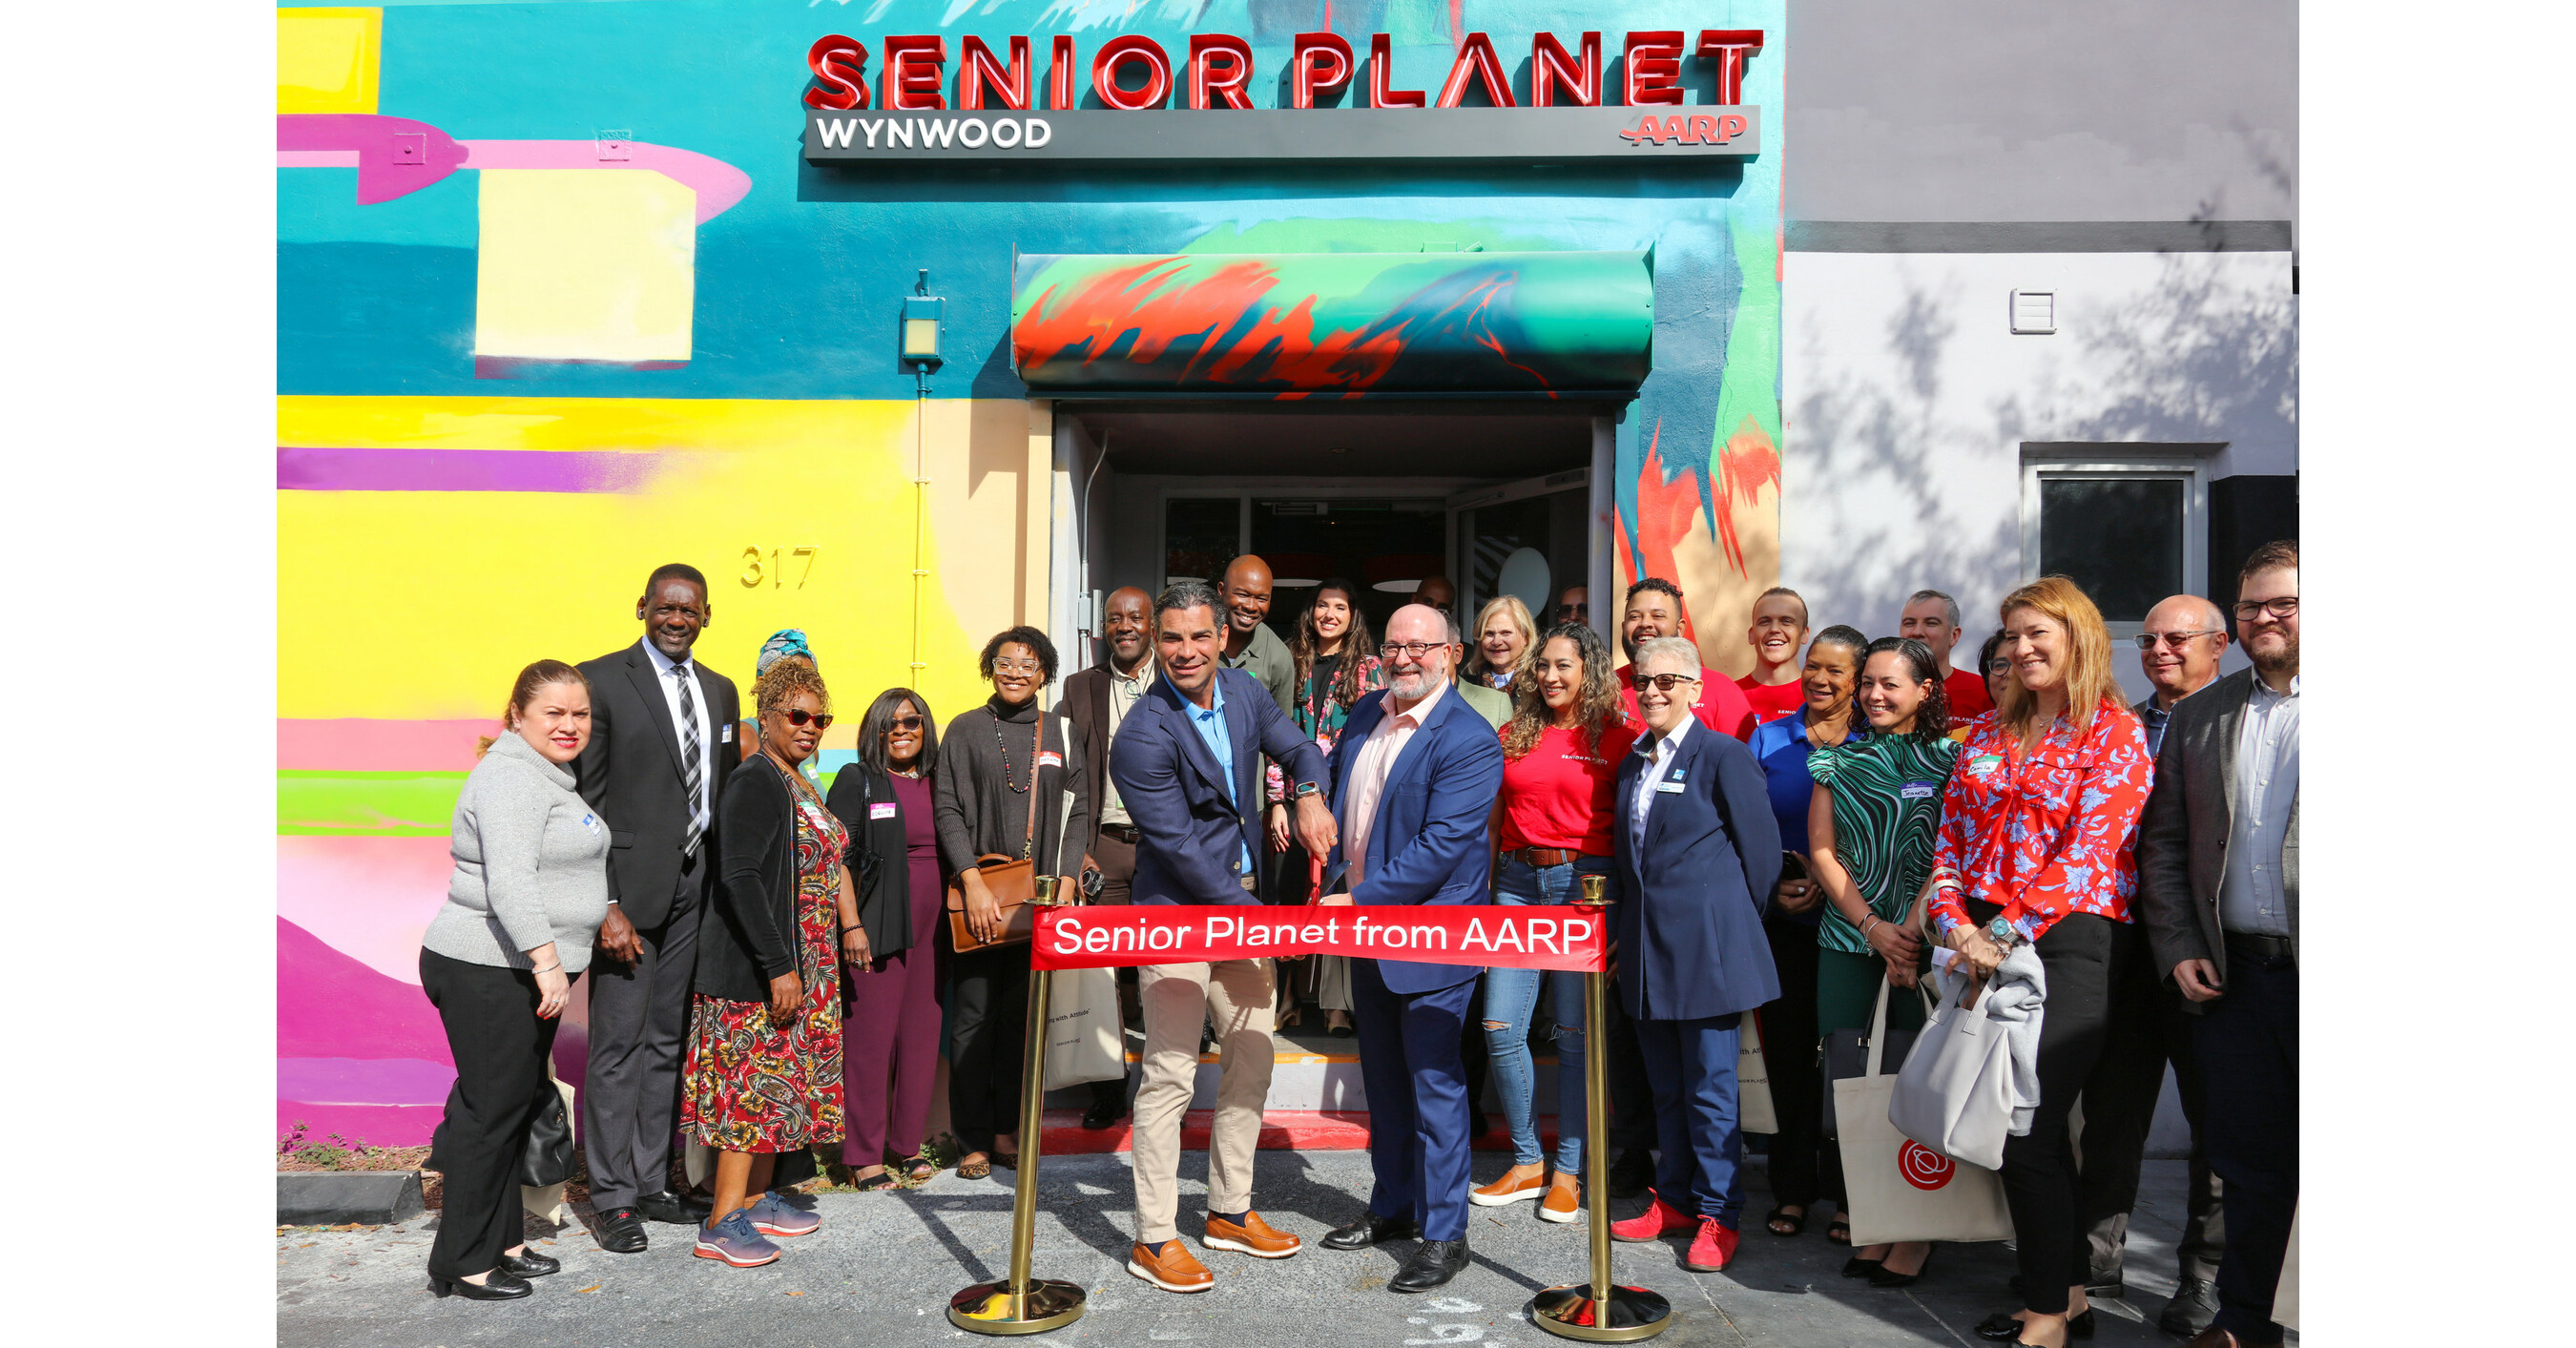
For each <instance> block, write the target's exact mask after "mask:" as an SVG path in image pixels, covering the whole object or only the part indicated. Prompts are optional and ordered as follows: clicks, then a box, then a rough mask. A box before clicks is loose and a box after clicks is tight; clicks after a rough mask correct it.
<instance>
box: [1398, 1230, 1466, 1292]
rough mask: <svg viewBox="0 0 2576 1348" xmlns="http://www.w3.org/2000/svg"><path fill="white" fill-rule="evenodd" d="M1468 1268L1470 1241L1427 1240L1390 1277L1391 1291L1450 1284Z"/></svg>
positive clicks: (1425, 1288)
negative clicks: (1468, 1245)
mask: <svg viewBox="0 0 2576 1348" xmlns="http://www.w3.org/2000/svg"><path fill="white" fill-rule="evenodd" d="M1466 1267H1467V1241H1466V1239H1465V1238H1464V1237H1460V1238H1459V1239H1457V1240H1426V1241H1424V1242H1422V1244H1421V1246H1420V1247H1419V1248H1417V1249H1415V1250H1414V1252H1413V1257H1412V1258H1410V1259H1407V1260H1405V1261H1404V1267H1403V1268H1401V1269H1398V1270H1396V1274H1395V1276H1394V1277H1392V1278H1389V1279H1387V1280H1386V1290H1388V1291H1390V1292H1428V1291H1430V1290H1431V1289H1432V1288H1434V1287H1442V1286H1446V1285H1447V1284H1448V1282H1449V1280H1450V1279H1451V1278H1454V1277H1457V1276H1458V1274H1459V1273H1460V1271H1462V1270H1464V1269H1465V1268H1466Z"/></svg>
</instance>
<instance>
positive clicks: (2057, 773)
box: [1931, 576, 2155, 1348]
mask: <svg viewBox="0 0 2576 1348" xmlns="http://www.w3.org/2000/svg"><path fill="white" fill-rule="evenodd" d="M2003 621H2004V641H2003V645H2002V646H2001V647H1999V648H1998V654H2001V655H2003V656H2005V657H2007V658H2009V659H2010V660H2011V661H2012V667H2013V677H2012V681H2011V682H2010V683H2008V684H2006V685H2005V687H2004V699H2003V702H2002V704H2001V705H2000V706H1998V707H1996V708H1995V710H1994V713H1993V714H1992V715H1991V716H1990V717H1987V718H1985V719H1982V720H1980V721H1978V722H1977V723H1976V728H1975V730H1974V731H1973V732H1972V733H1971V734H1970V735H1969V736H1968V739H1967V742H1966V743H1964V744H1962V745H1960V746H1959V754H1958V761H1957V765H1956V767H1954V768H1953V769H1952V771H1951V774H1950V782H1949V788H1948V790H1947V791H1946V792H1944V793H1943V796H1942V802H1941V804H1942V809H1941V814H1942V818H1941V832H1940V836H1939V840H1938V842H1937V843H1936V845H1935V847H1934V849H1933V856H1932V880H1931V888H1932V904H1931V909H1932V918H1933V921H1934V923H1935V925H1936V926H1937V928H1938V929H1939V931H1940V933H1941V939H1942V942H1943V944H1945V945H1947V946H1949V947H1950V949H1952V950H1954V951H1957V952H1958V953H1959V955H1960V957H1961V958H1962V959H1964V960H1966V961H1967V962H1968V963H1969V964H1970V965H1971V966H1973V968H1975V969H1976V970H1977V971H1978V972H1980V973H1981V974H1983V973H1991V972H1993V970H1994V969H1995V968H1996V966H1998V965H1999V964H2001V963H2002V962H2003V961H2004V959H2005V957H2006V956H2007V955H2008V954H2010V953H2011V952H2012V950H2013V949H2014V948H2015V947H2017V946H2020V945H2022V944H2025V943H2027V944H2030V945H2031V946H2033V947H2034V948H2035V949H2036V951H2037V953H2038V955H2039V962H2040V967H2041V969H2042V970H2043V972H2044V973H2045V975H2046V977H2047V989H2048V1005H2047V1010H2046V1012H2045V1014H2044V1016H2043V1017H2042V1020H2041V1023H2040V1037H2039V1063H2038V1067H2039V1108H2038V1110H2037V1112H2036V1113H2035V1114H2034V1115H2033V1117H2032V1119H2031V1126H2030V1132H2029V1133H2028V1134H2027V1135H2025V1136H2022V1137H2016V1138H2012V1139H2010V1140H2008V1141H2007V1142H2006V1143H2005V1144H2004V1166H2003V1172H2002V1174H2003V1183H2004V1199H2005V1202H2006V1203H2007V1204H2008V1205H2009V1206H2010V1207H2011V1209H2012V1218H2013V1230H2014V1232H2015V1238H2016V1240H2017V1242H2018V1245H2019V1255H2020V1260H2021V1294H2022V1305H2023V1309H2022V1310H2020V1311H2016V1312H2009V1313H2005V1312H1998V1313H1997V1314H1996V1315H1994V1316H1992V1317H1990V1318H1989V1319H1988V1320H1987V1321H1986V1322H1985V1323H1984V1324H1981V1325H1979V1326H1978V1327H1977V1329H1978V1332H1979V1333H1980V1334H1981V1335H1983V1336H1984V1337H1987V1338H1990V1339H2009V1340H2013V1341H2016V1342H2020V1343H2024V1344H2044V1345H2047V1346H2048V1348H2064V1345H2065V1343H2066V1340H2067V1336H2068V1335H2069V1334H2078V1335H2085V1336H2088V1337H2089V1336H2090V1334H2091V1332H2092V1327H2093V1325H2092V1312H2091V1310H2090V1309H2089V1308H2088V1307H2087V1305H2086V1302H2085V1299H2084V1284H2085V1281H2086V1274H2087V1272H2088V1268H2087V1265H2088V1263H2089V1255H2088V1253H2087V1247H2086V1242H2085V1235H2084V1221H2083V1217H2082V1215H2081V1210H2080V1209H2079V1208H2078V1206H2077V1203H2076V1192H2077V1189H2076V1173H2075V1157H2074V1152H2073V1149H2072V1147H2071V1146H2070V1144H2069V1139H2068V1136H2067V1127H2066V1117H2067V1111H2068V1109H2069V1108H2071V1107H2072V1106H2073V1105H2074V1103H2075V1100H2076V1097H2077V1096H2079V1095H2082V1094H2084V1093H2085V1092H2086V1089H2087V1086H2088V1084H2089V1083H2090V1082H2091V1080H2092V1078H2093V1076H2094V1073H2095V1069H2096V1068H2097V1067H2098V1066H2099V1065H2100V1063H2101V1059H2102V1045H2103V1041H2104V1039H2105V1037H2106V1030H2107V1027H2108V1025H2109V1021H2110V1017H2111V1014H2112V1005H2111V990H2112V989H2113V988H2115V987H2117V986H2119V984H2120V981H2121V976H2122V974H2123V973H2124V972H2125V970H2124V969H2122V968H2121V967H2119V966H2120V965H2121V963H2122V962H2123V961H2124V960H2126V959H2129V958H2134V957H2135V955H2134V952H2135V950H2136V944H2135V942H2133V941H2129V940H2126V939H2124V929H2126V928H2127V927H2128V925H2129V923H2130V920H2131V919H2130V913H2129V907H2130V903H2131V901H2132V900H2133V899H2134V898H2135V897H2136V895H2137V889H2138V864H2137V856H2136V850H2135V849H2136V845H2137V836H2138V817H2139V816H2140V815H2141V814H2142V813H2144V811H2145V809H2146V805H2147V793H2148V790H2149V788H2150V787H2152V786H2153V784H2154V770H2155V762H2154V760H2153V759H2152V758H2150V757H2149V756H2148V754H2147V736H2146V727H2145V726H2144V725H2143V724H2142V723H2140V721H2139V720H2138V717H2137V714H2136V713H2134V712H2132V711H2130V710H2129V707H2128V703H2127V702H2126V701H2125V700H2124V699H2123V698H2122V697H2121V696H2120V687H2119V683H2118V681H2117V678H2116V676H2115V674H2114V673H2113V670H2112V664H2111V638H2110V634H2109V633H2108V632H2107V631H2106V630H2104V628H2103V625H2102V613H2101V610H2099V609H2097V608H2095V607H2094V606H2093V601H2092V600H2091V599H2089V598H2087V597H2085V594H2084V591H2082V590H2081V589H2079V588H2077V587H2076V585H2075V582H2073V581H2071V580H2068V579H2066V578H2065V577H2064V576H2049V577H2046V578H2044V579H2041V580H2039V581H2036V582H2033V583H2032V584H2029V585H2025V586H2023V587H2021V588H2020V589H2018V590H2015V591H2013V592H2012V593H2011V594H2010V595H2007V596H2006V597H2005V598H2004V602H2003ZM2094 1122H2098V1121H2094ZM2016 1322H2018V1323H2016Z"/></svg>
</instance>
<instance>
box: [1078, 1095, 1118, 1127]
mask: <svg viewBox="0 0 2576 1348" xmlns="http://www.w3.org/2000/svg"><path fill="white" fill-rule="evenodd" d="M1126 1114H1127V1106H1126V1103H1125V1102H1124V1101H1121V1102H1119V1103H1117V1104H1111V1103H1110V1102H1108V1101H1106V1100H1102V1101H1100V1102H1098V1103H1096V1104H1094V1105H1092V1107H1091V1108H1089V1109H1086V1110H1084V1111H1082V1126H1083V1127H1085V1128H1088V1129H1090V1130H1091V1131H1093V1132H1095V1133H1096V1132H1099V1131H1100V1130H1101V1129H1103V1128H1107V1127H1109V1126H1111V1125H1113V1124H1115V1123H1117V1122H1118V1120H1120V1119H1121V1118H1124V1117H1126Z"/></svg>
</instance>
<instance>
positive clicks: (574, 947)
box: [420, 660, 608, 1301]
mask: <svg viewBox="0 0 2576 1348" xmlns="http://www.w3.org/2000/svg"><path fill="white" fill-rule="evenodd" d="M502 722H503V724H504V725H505V726H506V727H507V729H508V733H506V734H503V735H501V736H500V737H498V738H497V739H488V740H485V741H484V742H483V750H484V752H483V758H482V761H481V762H479V763H476V764H475V765H474V771H473V772H471V773H469V774H468V775H467V776H466V778H465V790H464V792H463V793H462V794H460V795H459V796H458V797H457V800H456V817H455V821H454V823H453V825H452V828H451V839H450V842H449V851H450V852H451V853H452V854H453V855H454V856H455V858H456V870H455V871H454V873H452V874H451V875H450V876H449V877H448V880H447V903H446V904H445V905H444V906H443V907H441V908H440V909H439V910H438V916H437V917H435V918H433V919H431V920H430V924H429V930H428V932H427V933H426V934H425V935H423V936H422V938H421V949H420V987H421V991H423V992H425V993H427V994H429V1001H430V1004H431V1005H432V1006H435V1007H437V1008H438V1018H439V1021H440V1022H441V1023H442V1024H444V1025H445V1026H446V1027H447V1048H448V1052H449V1054H450V1055H451V1056H452V1057H454V1058H455V1060H456V1089H455V1090H454V1091H453V1092H451V1093H450V1094H449V1095H448V1097H447V1117H446V1121H445V1122H444V1123H443V1124H441V1125H440V1135H439V1147H438V1151H439V1160H440V1163H441V1164H442V1165H444V1166H445V1167H446V1170H445V1172H444V1174H445V1177H446V1184H445V1189H446V1197H445V1205H446V1206H445V1211H444V1212H442V1213H441V1214H440V1216H439V1222H438V1238H437V1240H435V1241H434V1242H432V1243H431V1245H430V1249H429V1285H430V1290H432V1291H434V1292H436V1293H438V1294H439V1295H440V1296H442V1297H443V1296H446V1295H448V1294H449V1293H451V1292H455V1293H461V1294H463V1295H464V1296H465V1297H466V1298H468V1299H469V1300H474V1301H507V1300H513V1299H516V1298H519V1297H523V1296H526V1295H528V1291H529V1288H528V1282H527V1280H528V1279H530V1278H534V1277H542V1276H543V1275H545V1274H548V1273H552V1272H554V1271H555V1270H556V1269H557V1268H559V1267H560V1265H558V1264H557V1263H556V1262H555V1261H554V1260H553V1259H550V1258H548V1257H546V1256H545V1255H542V1254H537V1253H535V1252H533V1251H531V1250H529V1249H528V1247H527V1245H526V1243H525V1242H523V1241H521V1240H520V1239H519V1203H518V1192H517V1190H518V1177H519V1163H520V1159H521V1157H522V1156H523V1155H524V1154H525V1153H526V1151H527V1148H528V1128H529V1125H530V1124H532V1123H534V1122H535V1120H536V1117H537V1112H538V1107H539V1106H540V1105H542V1104H544V1103H545V1099H546V1095H547V1093H548V1092H551V1091H552V1090H554V1085H553V1083H552V1082H550V1081H549V1080H548V1079H547V1076H546V1057H547V1055H548V1054H549V1053H551V1052H552V1051H553V1049H554V1042H555V1027H556V1026H558V1025H560V1024H561V1023H562V1021H561V1020H560V1017H561V1016H562V1015H563V1010H564V1006H565V1004H566V1003H568V1002H569V1001H570V1000H571V999H572V980H573V979H574V978H576V977H578V976H579V975H580V973H581V971H582V970H583V969H584V968H585V967H587V966H588V965H589V963H590V947H591V942H592V940H593V939H595V938H596V937H597V936H598V934H599V923H600V920H601V919H602V918H603V917H605V916H607V913H608V825H607V823H606V821H604V820H602V819H600V818H599V816H598V815H596V814H594V813H592V811H591V808H590V806H589V805H588V804H587V803H585V802H584V801H583V800H582V798H581V797H580V796H579V795H578V794H576V793H575V792H574V790H573V775H572V769H571V767H570V764H571V763H572V760H573V759H574V758H575V757H576V756H578V755H579V754H580V753H581V749H582V746H583V745H584V744H586V743H588V742H589V741H590V683H589V681H588V680H586V679H584V678H583V677H582V675H581V671H580V670H577V669H575V668H573V667H572V666H570V665H568V664H565V663H563V662H562V661H560V660H540V661H538V662H536V663H535V664H533V665H530V666H528V667H527V668H526V669H523V670H521V671H519V681H518V683H517V684H516V685H514V686H513V687H512V688H511V690H510V709H509V711H508V713H507V714H506V715H504V716H503V718H502Z"/></svg>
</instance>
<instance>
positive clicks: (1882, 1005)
mask: <svg viewBox="0 0 2576 1348" xmlns="http://www.w3.org/2000/svg"><path fill="white" fill-rule="evenodd" d="M1895 986H1896V985H1895V984H1893V983H1890V982H1888V981H1887V976H1886V975H1884V974H1881V975H1880V976H1879V980H1878V1009H1877V1010H1875V1011H1872V1012H1870V1015H1869V1064H1868V1066H1866V1067H1865V1068H1863V1069H1862V1070H1861V1075H1862V1076H1865V1077H1874V1076H1877V1075H1878V1065H1879V1055H1880V1052H1881V1051H1882V1050H1884V1049H1885V1048H1886V1047H1887V994H1888V991H1889V990H1890V989H1892V988H1894V987H1895Z"/></svg>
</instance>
